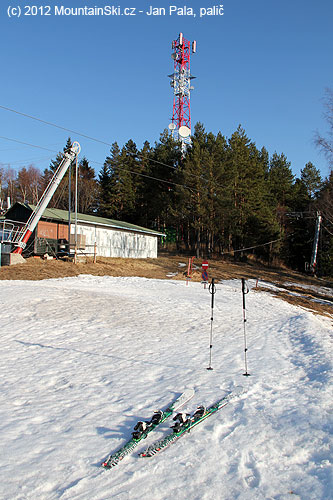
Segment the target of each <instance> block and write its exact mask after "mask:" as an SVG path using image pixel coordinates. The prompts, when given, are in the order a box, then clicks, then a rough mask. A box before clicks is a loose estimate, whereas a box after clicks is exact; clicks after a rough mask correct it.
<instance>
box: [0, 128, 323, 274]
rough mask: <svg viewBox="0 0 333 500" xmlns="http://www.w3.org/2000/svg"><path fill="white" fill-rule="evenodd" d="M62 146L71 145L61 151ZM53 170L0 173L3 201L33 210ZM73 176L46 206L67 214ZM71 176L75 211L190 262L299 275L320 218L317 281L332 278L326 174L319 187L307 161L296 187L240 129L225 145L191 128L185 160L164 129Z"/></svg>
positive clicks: (279, 158) (287, 169) (277, 158)
mask: <svg viewBox="0 0 333 500" xmlns="http://www.w3.org/2000/svg"><path fill="white" fill-rule="evenodd" d="M70 144H71V140H70V138H69V139H68V141H67V144H66V146H65V148H64V150H66V148H68V147H70ZM60 161H61V155H58V156H57V157H56V158H55V159H54V160H52V162H51V164H50V166H49V168H47V169H45V170H44V172H43V173H41V172H40V171H39V170H37V169H36V168H35V167H33V166H29V167H28V168H26V167H24V168H22V169H21V170H19V171H18V172H17V173H15V175H14V174H13V172H12V171H11V170H10V169H7V171H6V170H5V169H0V182H2V199H4V198H5V196H10V197H11V199H12V201H16V200H17V201H23V202H26V201H29V202H31V203H33V204H36V203H37V202H38V199H39V197H40V196H41V194H42V192H43V190H44V189H45V187H46V185H47V184H48V182H49V180H50V178H51V176H52V175H53V172H54V171H55V169H56V168H57V166H58V165H59V163H60ZM74 170H75V169H74V168H71V169H70V170H69V171H68V172H67V174H66V176H65V178H64V179H63V180H62V182H61V184H60V186H59V187H58V190H57V192H56V194H55V195H54V196H53V199H52V200H51V203H50V206H51V207H55V208H62V209H66V210H68V207H69V198H70V199H71V200H73V199H74V188H75V185H74ZM78 171H79V183H78V186H79V188H78V210H79V212H82V213H87V214H96V215H99V216H101V217H107V218H111V219H117V220H122V221H127V222H130V223H133V224H136V225H140V226H143V227H147V228H152V229H156V230H158V231H160V232H162V233H164V234H165V235H166V236H165V237H164V238H163V243H162V245H163V247H164V248H165V249H168V250H174V251H177V252H186V253H188V254H192V255H196V256H197V257H206V258H210V257H218V256H223V255H231V256H233V258H235V259H238V260H245V259H246V258H248V256H249V255H250V254H251V255H253V256H255V257H256V258H257V259H261V260H262V261H265V262H268V263H270V264H274V263H276V262H278V261H279V262H284V263H285V264H286V265H288V266H290V267H292V268H294V269H297V270H301V271H304V266H305V263H306V262H310V261H311V254H312V244H313V240H314V233H315V224H316V216H317V213H318V212H320V213H321V214H322V216H323V224H322V228H321V233H320V234H321V236H320V242H319V251H318V264H317V272H318V273H320V274H322V275H332V274H333V201H332V200H333V174H332V173H331V174H330V176H329V177H328V178H326V179H323V178H322V177H321V175H320V171H319V170H318V169H317V168H316V167H315V166H314V165H313V164H312V163H311V162H308V163H307V164H306V165H305V166H304V168H303V169H302V170H301V173H300V176H299V178H296V177H295V175H294V174H293V172H292V168H291V163H290V162H289V161H288V159H287V157H286V156H285V155H284V154H283V153H280V154H278V153H277V152H274V153H273V154H272V155H270V154H269V152H268V151H267V150H266V148H265V147H263V148H261V149H260V150H259V149H258V148H257V147H256V145H255V143H254V142H253V141H251V140H250V138H249V137H248V136H247V135H246V132H245V130H244V129H243V128H242V127H241V126H239V127H238V128H237V130H236V131H235V132H234V133H233V134H232V135H231V137H230V138H227V137H225V136H223V135H222V134H221V133H220V132H219V133H218V134H216V135H215V134H213V133H212V132H206V130H205V128H204V126H203V124H201V123H197V124H196V125H195V127H194V134H193V136H192V144H191V146H190V147H189V148H188V149H187V151H186V152H185V153H182V151H181V149H180V147H179V143H178V142H176V141H174V140H173V138H172V136H171V135H170V133H169V131H168V130H165V131H164V132H163V133H162V134H161V136H160V139H159V141H157V142H156V143H155V144H154V145H153V146H152V145H150V144H149V143H148V142H145V143H144V145H143V147H142V148H141V149H138V148H137V145H136V144H135V142H134V141H133V140H131V139H130V140H128V141H127V143H126V144H125V145H124V146H123V147H122V148H120V147H119V145H118V144H117V142H114V143H113V144H112V147H111V149H110V153H109V155H108V156H107V158H106V159H105V162H104V164H103V167H102V169H101V171H100V172H99V174H98V176H97V177H96V175H95V171H94V169H93V168H92V167H91V166H90V165H89V161H88V160H87V159H86V158H83V159H81V160H80V162H79V170H78ZM69 181H71V182H69ZM69 184H70V185H71V196H70V197H69V196H68V185H69ZM71 203H73V202H72V201H71Z"/></svg>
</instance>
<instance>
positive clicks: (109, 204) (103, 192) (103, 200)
mask: <svg viewBox="0 0 333 500" xmlns="http://www.w3.org/2000/svg"><path fill="white" fill-rule="evenodd" d="M119 165H120V149H119V146H118V144H117V142H114V143H113V144H112V146H111V149H110V156H107V158H106V160H105V162H104V165H103V168H102V170H101V172H100V174H99V181H98V185H99V200H98V207H97V213H98V215H100V216H101V217H107V218H112V217H113V216H114V214H115V209H114V206H113V199H114V194H115V193H114V185H113V184H114V183H113V182H112V180H113V179H112V177H113V175H114V172H115V171H117V170H118V169H119Z"/></svg>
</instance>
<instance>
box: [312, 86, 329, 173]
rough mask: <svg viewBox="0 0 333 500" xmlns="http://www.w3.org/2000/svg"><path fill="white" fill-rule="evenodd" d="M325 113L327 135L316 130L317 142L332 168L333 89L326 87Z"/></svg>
mask: <svg viewBox="0 0 333 500" xmlns="http://www.w3.org/2000/svg"><path fill="white" fill-rule="evenodd" d="M324 106H325V113H324V117H325V120H326V121H327V123H328V126H329V128H328V132H327V136H326V137H325V136H323V135H321V134H320V133H319V132H316V135H315V139H314V140H315V144H316V145H317V146H318V148H319V149H320V150H321V151H322V152H323V153H324V155H325V156H326V157H327V159H328V161H329V164H330V166H331V168H332V167H333V89H329V88H328V89H326V93H325V98H324Z"/></svg>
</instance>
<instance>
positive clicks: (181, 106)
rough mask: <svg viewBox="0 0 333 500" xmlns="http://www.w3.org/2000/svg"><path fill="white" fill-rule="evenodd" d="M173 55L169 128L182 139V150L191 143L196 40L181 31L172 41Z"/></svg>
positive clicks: (178, 138) (174, 135) (177, 137)
mask: <svg viewBox="0 0 333 500" xmlns="http://www.w3.org/2000/svg"><path fill="white" fill-rule="evenodd" d="M172 50H173V52H172V54H171V57H172V59H173V60H174V72H173V73H172V74H171V75H169V78H171V82H170V85H171V87H173V92H174V99H173V113H172V123H170V125H169V128H170V130H171V131H172V134H173V137H174V138H175V139H176V140H180V141H181V143H182V150H183V151H184V150H185V149H186V145H187V144H190V143H191V139H190V135H191V105H190V94H191V90H193V88H194V87H191V79H192V78H195V77H194V76H192V75H191V73H190V59H191V52H192V53H195V52H196V42H195V41H194V42H192V44H191V42H189V41H188V40H186V39H185V38H184V36H183V33H180V34H179V36H178V38H177V39H176V40H173V42H172Z"/></svg>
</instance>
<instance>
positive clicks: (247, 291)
mask: <svg viewBox="0 0 333 500" xmlns="http://www.w3.org/2000/svg"><path fill="white" fill-rule="evenodd" d="M248 293H249V289H248V287H246V290H245V278H242V294H243V324H244V361H245V373H243V375H244V376H245V377H248V376H249V375H250V374H249V373H248V372H247V342H246V308H245V295H246V294H248Z"/></svg>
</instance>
